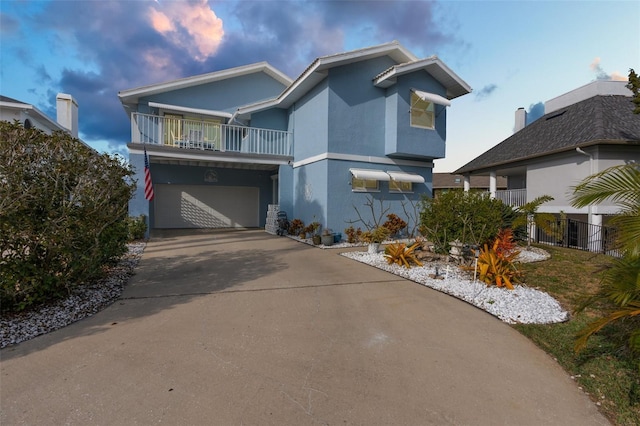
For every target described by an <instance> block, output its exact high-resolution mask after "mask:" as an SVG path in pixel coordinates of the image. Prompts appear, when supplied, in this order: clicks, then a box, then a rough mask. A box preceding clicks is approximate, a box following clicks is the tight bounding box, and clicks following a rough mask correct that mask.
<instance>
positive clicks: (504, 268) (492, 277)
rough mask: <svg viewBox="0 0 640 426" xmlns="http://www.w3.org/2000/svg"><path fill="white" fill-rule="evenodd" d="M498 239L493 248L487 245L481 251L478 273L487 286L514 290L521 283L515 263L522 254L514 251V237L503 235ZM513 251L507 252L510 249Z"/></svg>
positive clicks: (508, 234) (507, 234)
mask: <svg viewBox="0 0 640 426" xmlns="http://www.w3.org/2000/svg"><path fill="white" fill-rule="evenodd" d="M501 236H502V238H500V236H498V237H496V239H495V240H494V241H493V244H492V246H491V248H489V246H488V245H487V244H485V245H484V248H483V249H482V250H480V256H479V257H478V272H479V276H480V280H482V281H483V282H485V283H486V284H487V285H492V284H495V285H496V286H497V287H506V288H508V289H509V290H513V283H517V282H519V281H520V275H521V273H520V272H519V271H518V270H517V269H516V267H515V265H514V264H513V261H514V260H515V258H516V257H517V256H518V254H520V252H519V251H517V250H513V248H512V247H513V246H512V245H511V241H512V238H513V235H511V234H510V233H506V235H505V234H504V233H503V234H501ZM510 246H511V250H505V248H506V247H510Z"/></svg>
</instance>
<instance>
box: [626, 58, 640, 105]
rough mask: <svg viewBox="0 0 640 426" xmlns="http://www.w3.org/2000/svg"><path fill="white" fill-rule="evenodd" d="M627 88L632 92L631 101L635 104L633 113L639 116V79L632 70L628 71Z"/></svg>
mask: <svg viewBox="0 0 640 426" xmlns="http://www.w3.org/2000/svg"><path fill="white" fill-rule="evenodd" d="M627 87H628V88H629V90H631V91H632V92H633V97H632V98H631V101H632V102H633V103H634V104H635V107H634V109H633V113H634V114H640V77H638V74H636V72H635V71H634V70H633V68H630V69H629V83H628V84H627Z"/></svg>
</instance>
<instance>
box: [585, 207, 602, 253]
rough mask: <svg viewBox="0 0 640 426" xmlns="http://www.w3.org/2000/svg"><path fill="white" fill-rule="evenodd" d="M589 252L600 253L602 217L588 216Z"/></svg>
mask: <svg viewBox="0 0 640 426" xmlns="http://www.w3.org/2000/svg"><path fill="white" fill-rule="evenodd" d="M588 238H589V241H588V242H589V251H591V252H594V253H599V252H600V251H602V215H601V214H594V213H591V214H590V215H589V237H588Z"/></svg>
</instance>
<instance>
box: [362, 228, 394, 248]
mask: <svg viewBox="0 0 640 426" xmlns="http://www.w3.org/2000/svg"><path fill="white" fill-rule="evenodd" d="M387 237H389V229H387V228H385V227H384V226H378V227H377V228H374V229H372V230H369V231H365V232H363V233H362V234H361V235H360V240H361V241H362V242H364V243H367V244H368V247H367V252H368V253H371V254H375V253H377V252H378V250H379V249H380V244H381V243H382V242H384V241H385V240H386V239H387Z"/></svg>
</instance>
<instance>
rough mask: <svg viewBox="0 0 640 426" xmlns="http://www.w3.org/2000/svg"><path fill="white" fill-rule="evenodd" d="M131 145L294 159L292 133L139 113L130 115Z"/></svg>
mask: <svg viewBox="0 0 640 426" xmlns="http://www.w3.org/2000/svg"><path fill="white" fill-rule="evenodd" d="M131 141H132V142H133V143H146V144H155V145H164V146H173V147H177V148H185V149H201V150H212V151H230V152H243V153H248V154H262V155H283V156H291V155H292V153H293V136H292V134H291V133H290V132H286V131H282V130H272V129H259V128H255V127H243V126H231V125H228V124H220V123H217V122H215V121H208V120H204V119H203V120H190V119H182V118H174V117H164V116H159V115H150V114H142V113H138V112H134V113H132V114H131Z"/></svg>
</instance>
